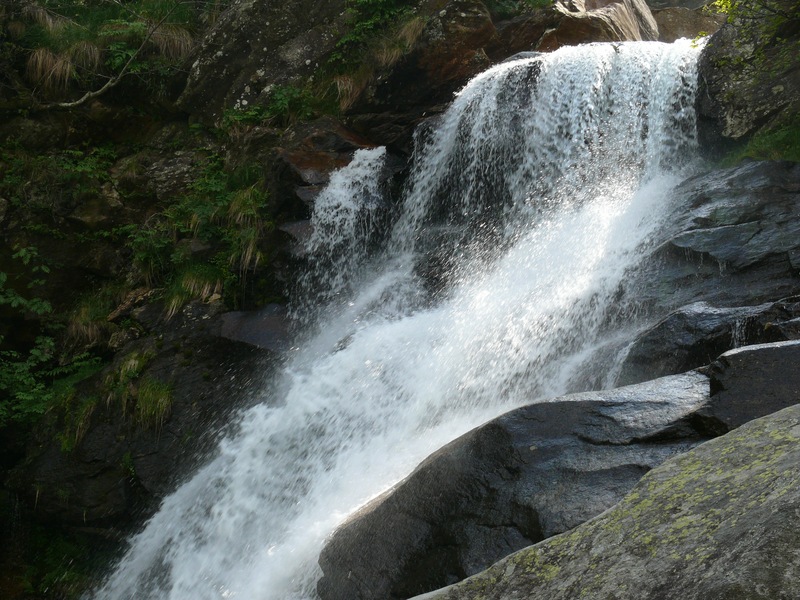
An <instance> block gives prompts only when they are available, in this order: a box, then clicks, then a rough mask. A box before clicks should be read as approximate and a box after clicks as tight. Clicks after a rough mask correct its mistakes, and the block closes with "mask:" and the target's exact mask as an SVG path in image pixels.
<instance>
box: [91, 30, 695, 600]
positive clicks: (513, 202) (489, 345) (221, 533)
mask: <svg viewBox="0 0 800 600" xmlns="http://www.w3.org/2000/svg"><path fill="white" fill-rule="evenodd" d="M698 52H699V49H698V48H696V47H694V46H693V45H692V44H691V43H689V42H688V41H681V42H678V43H676V44H672V45H665V44H659V43H654V42H637V43H620V44H592V45H588V46H579V47H572V48H563V49H561V50H559V51H557V52H554V53H552V54H547V55H541V56H537V57H533V58H526V59H521V60H514V61H510V62H507V63H503V64H501V65H498V66H496V67H494V68H492V69H490V70H488V71H487V72H485V73H483V74H481V75H479V76H477V77H476V78H475V79H474V80H473V81H472V82H470V84H469V85H468V86H466V87H465V88H464V89H463V90H462V91H461V92H460V93H459V94H458V95H457V97H456V98H455V100H454V102H453V104H452V106H451V107H450V109H449V110H448V111H447V112H446V113H445V114H443V115H442V116H441V117H439V119H438V121H437V122H436V123H434V124H432V125H430V126H428V127H426V128H425V129H423V130H421V131H420V132H419V133H418V140H417V148H416V151H415V155H414V159H413V163H412V167H411V174H410V176H409V180H408V183H407V184H406V187H405V190H404V192H403V194H402V198H400V200H399V201H393V199H392V198H391V197H390V196H389V188H390V186H388V185H386V184H385V181H386V174H385V169H386V164H385V162H386V150H385V149H383V148H376V149H372V150H362V151H359V152H358V153H356V155H355V157H354V159H353V161H352V163H351V164H350V165H349V166H348V167H346V168H345V169H343V170H341V171H339V172H337V173H336V174H334V176H333V177H332V180H331V183H330V185H329V186H328V188H327V189H326V190H325V191H324V192H323V193H322V194H321V196H320V197H319V199H318V200H317V203H316V207H315V212H314V215H313V219H312V222H313V225H314V234H313V235H312V238H311V240H310V242H309V246H308V249H307V251H308V254H309V256H310V257H312V261H311V266H310V267H309V271H308V272H307V273H306V274H305V275H304V276H303V277H302V278H301V292H300V296H301V297H306V298H307V297H309V296H313V298H314V302H313V303H305V304H304V303H303V302H302V301H300V302H299V304H298V306H299V308H296V311H297V312H298V313H304V314H301V315H300V317H299V318H300V319H301V320H304V322H305V323H306V325H307V327H308V333H307V335H306V336H305V338H304V339H303V342H302V344H301V345H300V346H299V347H298V348H297V349H296V350H295V351H294V353H293V355H292V356H291V357H290V360H289V362H288V366H287V367H286V368H285V370H284V371H283V372H282V373H281V374H280V375H279V376H278V377H277V378H276V380H274V381H272V382H270V383H269V384H268V385H269V386H270V393H269V394H267V392H265V396H267V395H269V396H270V397H274V396H275V395H276V392H275V390H279V391H280V393H279V394H278V395H279V396H280V401H279V402H278V403H277V404H275V403H274V402H270V403H267V402H265V403H262V404H257V405H255V406H253V407H252V408H249V409H247V410H246V411H244V412H243V413H242V414H241V415H240V416H239V417H238V419H239V422H238V425H237V426H236V427H235V428H234V431H235V433H232V434H230V435H228V436H227V437H226V438H224V439H223V440H222V441H221V442H220V445H219V448H218V451H217V452H216V454H215V455H214V456H213V457H212V458H211V460H210V461H209V462H208V463H207V464H206V465H205V466H204V467H202V468H201V469H199V470H198V471H197V473H195V474H194V475H193V476H192V477H191V478H189V479H188V480H187V481H186V483H184V484H183V485H182V486H180V487H179V488H178V489H177V490H176V491H175V492H174V493H173V494H171V495H170V496H168V497H167V498H165V499H164V501H163V503H162V505H161V507H160V509H159V511H158V512H157V513H156V514H155V515H154V516H153V517H152V519H151V520H150V521H149V522H148V523H147V524H146V525H145V526H144V528H143V529H142V531H141V532H139V533H138V534H136V535H135V536H133V538H132V539H131V540H130V546H129V549H128V550H127V552H126V553H125V555H124V556H123V557H122V559H121V560H120V562H119V564H118V565H117V566H116V567H115V569H114V571H113V572H112V573H111V574H110V575H109V577H108V578H107V580H106V581H105V583H104V584H103V585H102V587H101V588H100V589H99V590H97V591H96V592H95V593H94V594H93V595H92V597H94V598H97V599H108V600H122V599H131V600H133V599H136V600H147V599H153V600H155V599H160V600H166V599H170V600H217V599H220V598H240V599H245V600H288V599H310V598H314V597H315V595H316V594H315V585H316V580H317V579H318V577H319V568H318V566H317V564H316V560H317V557H318V555H319V552H320V550H321V548H322V546H323V544H324V541H325V539H326V537H327V536H329V535H330V533H331V532H332V531H333V530H334V528H335V527H336V526H337V524H339V523H341V522H342V520H344V519H345V518H346V517H347V516H348V515H349V514H351V513H352V512H353V511H354V510H356V509H357V508H358V507H359V506H361V505H363V504H364V503H365V502H366V501H368V500H369V499H371V498H373V497H375V496H376V495H378V494H380V493H381V492H383V491H384V490H386V489H387V488H388V487H389V486H391V485H393V484H394V483H396V482H397V481H398V480H400V479H401V478H403V477H404V476H405V475H407V474H408V473H409V472H410V471H411V470H412V469H413V468H414V466H415V465H416V464H418V463H419V462H420V461H421V460H422V459H423V458H425V456H427V455H428V454H430V453H431V452H433V451H434V450H436V449H437V448H439V447H441V446H442V445H444V444H445V443H447V442H448V441H450V440H452V439H454V438H455V437H457V436H459V435H461V434H462V433H464V432H466V431H468V430H470V429H471V428H473V427H475V426H477V425H479V424H481V423H483V422H485V421H486V420H488V419H490V418H492V417H494V416H497V415H499V414H501V413H503V412H505V411H507V410H509V409H511V408H513V407H515V406H518V405H520V404H523V403H527V402H532V401H542V400H546V399H547V398H550V397H553V396H556V395H559V394H563V393H565V392H567V391H577V390H582V389H588V388H592V387H603V386H610V385H613V383H614V382H613V376H610V375H609V373H613V365H614V357H615V356H616V354H617V353H618V351H619V350H620V349H622V348H623V347H624V346H625V344H626V342H627V341H628V340H629V339H630V336H631V335H632V332H633V331H635V330H636V328H637V327H640V326H641V323H640V320H639V318H640V317H641V315H640V314H639V307H638V305H637V303H636V293H635V292H636V272H637V266H638V265H640V264H641V262H642V261H643V260H646V257H647V255H648V253H649V252H650V251H651V250H652V249H653V248H655V247H656V246H657V245H658V244H659V243H660V242H661V241H662V240H663V239H664V236H665V235H666V234H667V233H666V232H667V231H668V229H669V223H668V222H667V215H668V214H669V210H670V205H671V198H670V190H671V189H672V188H673V187H674V185H676V183H677V182H679V181H680V180H681V179H682V178H684V177H685V176H686V175H687V174H688V173H690V172H691V169H692V164H693V163H692V157H693V156H694V154H695V151H696V130H695V116H694V94H695V82H696V72H695V63H696V59H697V55H698ZM382 182H383V183H382ZM310 304H313V314H312V313H311V311H312V308H311V306H310ZM651 316H652V315H651Z"/></svg>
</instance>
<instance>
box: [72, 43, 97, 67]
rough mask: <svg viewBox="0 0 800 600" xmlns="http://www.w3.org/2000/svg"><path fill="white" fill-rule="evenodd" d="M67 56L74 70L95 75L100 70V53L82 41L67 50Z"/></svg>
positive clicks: (95, 47) (94, 47) (93, 46)
mask: <svg viewBox="0 0 800 600" xmlns="http://www.w3.org/2000/svg"><path fill="white" fill-rule="evenodd" d="M67 56H68V57H69V60H70V61H71V62H72V64H73V65H74V66H75V68H77V69H80V70H82V71H89V72H91V73H95V72H97V70H98V69H99V68H100V59H101V57H102V52H101V51H100V48H98V47H97V46H95V45H94V44H92V43H91V42H86V41H83V42H78V43H77V44H73V45H72V46H71V47H70V49H69V50H67Z"/></svg>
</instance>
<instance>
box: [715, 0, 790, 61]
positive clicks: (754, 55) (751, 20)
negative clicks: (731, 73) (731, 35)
mask: <svg viewBox="0 0 800 600" xmlns="http://www.w3.org/2000/svg"><path fill="white" fill-rule="evenodd" d="M710 9H711V10H713V11H715V12H718V13H723V14H725V15H726V17H727V21H728V23H731V24H733V25H734V26H735V27H736V29H737V31H738V32H739V41H738V43H737V45H738V48H739V50H740V56H738V57H733V58H731V59H729V60H733V61H734V62H735V66H736V67H737V68H739V69H740V71H741V73H740V76H744V77H751V76H762V77H763V76H769V75H770V74H772V73H776V72H778V71H780V70H781V69H784V68H786V67H787V66H789V65H790V64H791V63H793V62H794V61H796V60H797V56H798V53H799V52H800V39H798V29H800V2H798V0H715V1H714V2H713V3H711V5H710Z"/></svg>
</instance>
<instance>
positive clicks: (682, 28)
mask: <svg viewBox="0 0 800 600" xmlns="http://www.w3.org/2000/svg"><path fill="white" fill-rule="evenodd" d="M653 16H654V17H655V19H656V23H657V24H658V41H659V42H668V43H672V42H674V41H675V40H679V39H680V38H690V39H694V38H696V37H697V36H699V35H711V34H713V33H716V31H717V30H718V29H719V28H720V27H722V24H723V23H724V22H725V17H724V16H723V15H718V14H712V13H708V12H705V11H703V10H700V9H696V10H691V9H688V8H683V7H674V8H665V9H663V10H654V11H653Z"/></svg>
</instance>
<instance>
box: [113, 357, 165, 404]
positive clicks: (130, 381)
mask: <svg viewBox="0 0 800 600" xmlns="http://www.w3.org/2000/svg"><path fill="white" fill-rule="evenodd" d="M153 358H155V354H154V353H153V352H151V351H147V350H146V351H142V352H139V351H133V352H130V353H128V354H127V355H125V356H124V357H123V358H122V359H121V360H120V361H119V362H118V363H117V364H116V365H115V368H114V369H112V370H111V371H110V372H109V373H108V374H107V375H106V377H105V379H104V381H103V388H104V390H105V393H106V398H105V400H106V404H107V405H110V404H112V403H115V404H118V405H119V407H120V408H121V410H122V412H123V413H126V412H128V411H129V408H130V405H131V404H132V401H133V400H134V399H135V398H136V393H137V390H136V384H135V382H136V380H137V379H138V378H139V376H140V375H141V374H142V372H143V371H144V370H145V368H146V367H147V365H148V364H149V363H150V361H151V360H153Z"/></svg>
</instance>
